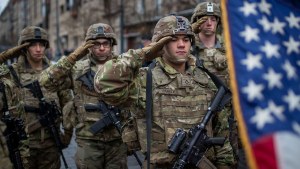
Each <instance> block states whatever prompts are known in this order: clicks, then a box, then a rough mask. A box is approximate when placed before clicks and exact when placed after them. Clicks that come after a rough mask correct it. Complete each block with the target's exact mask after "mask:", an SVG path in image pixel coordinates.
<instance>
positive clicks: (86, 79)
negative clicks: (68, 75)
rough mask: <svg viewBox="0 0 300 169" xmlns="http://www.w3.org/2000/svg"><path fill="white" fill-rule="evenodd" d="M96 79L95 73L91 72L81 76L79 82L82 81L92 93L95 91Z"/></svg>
mask: <svg viewBox="0 0 300 169" xmlns="http://www.w3.org/2000/svg"><path fill="white" fill-rule="evenodd" d="M94 77H95V72H94V71H92V70H90V71H88V72H86V73H85V74H83V75H81V76H80V77H78V78H77V80H79V81H81V82H82V83H83V84H84V85H85V86H86V87H87V88H88V89H89V90H90V91H93V90H94Z"/></svg>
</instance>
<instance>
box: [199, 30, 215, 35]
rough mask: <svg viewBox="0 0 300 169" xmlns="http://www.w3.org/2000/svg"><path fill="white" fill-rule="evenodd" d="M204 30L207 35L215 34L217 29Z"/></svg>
mask: <svg viewBox="0 0 300 169" xmlns="http://www.w3.org/2000/svg"><path fill="white" fill-rule="evenodd" d="M202 32H203V34H205V35H213V34H215V31H212V30H203V31H202Z"/></svg>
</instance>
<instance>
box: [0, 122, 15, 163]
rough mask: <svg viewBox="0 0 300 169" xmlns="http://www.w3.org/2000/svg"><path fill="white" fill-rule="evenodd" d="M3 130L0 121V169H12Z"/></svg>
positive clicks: (3, 125) (3, 127)
mask: <svg viewBox="0 0 300 169" xmlns="http://www.w3.org/2000/svg"><path fill="white" fill-rule="evenodd" d="M4 130H5V124H4V123H3V122H2V121H1V120H0V164H1V165H0V169H12V168H13V166H12V164H11V161H10V159H9V153H8V149H7V146H6V142H5V138H4V136H3V134H2V133H3V132H4Z"/></svg>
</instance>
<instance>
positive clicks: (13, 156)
mask: <svg viewBox="0 0 300 169" xmlns="http://www.w3.org/2000/svg"><path fill="white" fill-rule="evenodd" d="M0 92H1V93H2V94H3V96H2V97H3V98H2V102H3V108H2V112H3V116H2V118H1V120H2V121H3V122H4V123H5V125H6V129H5V130H4V132H3V135H4V136H5V140H6V144H7V148H8V151H9V158H10V160H11V162H12V163H13V166H14V168H15V169H24V166H23V163H22V159H21V155H20V150H19V145H20V144H19V143H20V141H21V140H26V139H27V135H26V132H25V127H24V120H23V119H20V118H13V117H11V113H10V112H9V110H8V104H7V98H6V94H5V86H4V84H3V83H0Z"/></svg>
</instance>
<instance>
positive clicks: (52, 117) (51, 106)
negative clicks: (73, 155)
mask: <svg viewBox="0 0 300 169" xmlns="http://www.w3.org/2000/svg"><path fill="white" fill-rule="evenodd" d="M24 87H26V88H28V89H29V90H30V91H31V93H32V94H33V96H34V97H35V98H38V99H39V108H38V111H37V112H38V114H39V122H40V123H41V125H42V126H43V127H47V128H48V129H49V131H50V132H51V135H52V137H53V139H54V141H55V145H56V147H57V148H58V151H59V153H60V155H61V157H62V159H63V162H64V165H65V168H69V167H68V164H67V162H66V159H65V156H64V154H63V152H62V149H63V148H64V147H65V145H63V144H62V142H61V139H60V134H59V130H58V129H57V127H56V122H55V121H56V119H57V118H58V117H59V116H61V115H62V113H61V112H60V110H59V109H58V107H57V105H56V103H55V101H51V102H50V103H49V102H47V101H46V100H45V98H44V95H43V92H42V89H41V86H40V84H39V82H38V81H37V80H36V81H33V82H32V83H29V84H27V85H24ZM29 108H30V107H29ZM33 112H35V111H33Z"/></svg>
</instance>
